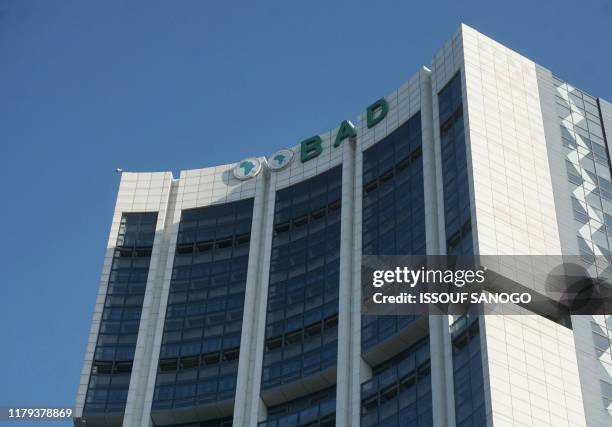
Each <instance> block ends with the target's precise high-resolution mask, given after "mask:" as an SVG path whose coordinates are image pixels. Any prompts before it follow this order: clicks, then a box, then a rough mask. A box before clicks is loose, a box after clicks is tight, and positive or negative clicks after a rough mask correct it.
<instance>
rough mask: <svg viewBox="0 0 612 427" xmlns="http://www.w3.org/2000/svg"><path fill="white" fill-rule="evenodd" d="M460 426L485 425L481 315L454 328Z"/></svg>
mask: <svg viewBox="0 0 612 427" xmlns="http://www.w3.org/2000/svg"><path fill="white" fill-rule="evenodd" d="M451 333H452V342H453V374H454V384H455V421H456V423H457V425H458V426H474V427H476V426H484V425H486V410H485V400H484V378H483V374H482V354H481V350H480V331H479V325H478V316H469V315H468V316H464V317H461V318H460V319H458V320H457V321H456V322H455V323H454V324H453V325H452V327H451Z"/></svg>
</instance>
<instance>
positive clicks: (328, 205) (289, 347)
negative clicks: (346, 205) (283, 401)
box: [262, 166, 342, 390]
mask: <svg viewBox="0 0 612 427" xmlns="http://www.w3.org/2000/svg"><path fill="white" fill-rule="evenodd" d="M341 189H342V169H341V167H340V166H338V167H335V168H333V169H331V170H329V171H327V172H325V173H322V174H320V175H317V176H315V177H313V178H310V179H308V180H306V181H303V182H300V183H298V184H295V185H293V186H291V187H288V188H285V189H282V190H279V191H277V193H276V203H275V213H274V236H273V239H272V253H271V257H270V258H271V259H270V282H269V287H268V307H267V318H266V334H265V337H266V338H265V340H266V341H265V349H264V360H263V371H262V390H266V389H270V388H274V387H277V386H280V385H282V384H287V383H290V382H293V381H296V380H299V379H301V378H304V377H308V376H311V375H315V374H317V373H319V372H320V371H323V370H325V369H326V368H330V367H332V366H333V365H335V364H336V354H337V337H338V327H337V325H338V286H339V267H340V262H339V255H340V210H341V206H340V205H341Z"/></svg>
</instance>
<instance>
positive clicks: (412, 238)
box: [361, 112, 426, 351]
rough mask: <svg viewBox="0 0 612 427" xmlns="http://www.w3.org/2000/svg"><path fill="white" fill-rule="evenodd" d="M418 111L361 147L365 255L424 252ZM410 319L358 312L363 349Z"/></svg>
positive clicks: (410, 319)
mask: <svg viewBox="0 0 612 427" xmlns="http://www.w3.org/2000/svg"><path fill="white" fill-rule="evenodd" d="M421 143H422V141H421V113H420V112H418V113H416V114H415V115H413V116H412V117H411V118H410V119H409V120H408V121H406V122H405V123H404V124H402V125H401V126H400V127H398V128H397V129H396V130H395V131H393V132H392V133H391V134H390V135H388V136H387V137H385V138H384V139H382V140H381V141H379V142H378V143H376V144H375V145H373V146H372V147H370V148H368V149H367V150H365V151H364V152H363V203H362V206H363V228H362V245H363V249H362V251H363V254H364V255H408V254H410V255H424V254H425V253H426V248H425V201H424V196H423V191H424V190H423V156H422V145H421ZM413 321H414V316H362V327H361V346H362V351H366V350H368V349H369V348H371V347H373V346H375V345H376V344H378V343H379V342H382V341H384V340H385V339H387V338H389V337H390V336H392V335H393V334H395V333H397V332H398V331H400V330H402V329H403V328H405V327H406V326H408V325H409V324H410V323H411V322H413Z"/></svg>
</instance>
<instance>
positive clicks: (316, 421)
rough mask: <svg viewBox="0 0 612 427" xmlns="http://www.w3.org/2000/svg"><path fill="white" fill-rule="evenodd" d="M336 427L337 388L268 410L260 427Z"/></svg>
mask: <svg viewBox="0 0 612 427" xmlns="http://www.w3.org/2000/svg"><path fill="white" fill-rule="evenodd" d="M335 425H336V387H335V386H334V387H330V388H327V389H325V390H321V391H318V392H316V393H312V394H309V395H307V396H303V397H300V398H299V399H295V400H292V401H291V402H287V403H283V404H281V405H276V406H271V407H269V408H268V420H267V421H263V422H261V423H259V427H289V426H295V427H297V426H308V427H333V426H335Z"/></svg>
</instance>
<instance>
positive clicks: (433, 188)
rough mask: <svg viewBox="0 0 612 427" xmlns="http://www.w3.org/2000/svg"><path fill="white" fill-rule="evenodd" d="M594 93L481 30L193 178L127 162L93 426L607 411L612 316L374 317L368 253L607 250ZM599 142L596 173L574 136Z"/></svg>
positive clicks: (93, 383)
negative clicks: (379, 94) (303, 130)
mask: <svg viewBox="0 0 612 427" xmlns="http://www.w3.org/2000/svg"><path fill="white" fill-rule="evenodd" d="M517 76H518V77H517ZM577 93H578V92H576V90H575V89H574V88H572V87H570V86H568V85H567V84H566V83H563V82H562V81H560V80H558V79H556V78H554V77H553V76H552V74H551V73H550V72H549V71H548V70H545V69H543V68H542V67H539V66H537V65H536V64H534V63H533V62H531V61H529V60H528V59H526V58H524V57H522V56H520V55H518V54H517V53H515V52H513V51H511V50H509V49H507V48H505V47H503V46H501V45H499V44H498V43H496V42H494V41H492V40H491V39H489V38H487V37H485V36H483V35H482V34H479V33H478V32H476V31H475V30H473V29H471V28H469V27H466V26H463V25H462V26H461V28H460V29H459V30H458V31H457V32H456V33H455V34H454V35H453V37H452V38H451V39H450V40H449V41H448V43H447V44H446V45H445V47H444V48H443V49H441V50H440V51H439V52H438V53H437V54H436V55H435V56H434V59H433V61H432V66H431V67H430V69H429V68H425V67H423V68H422V69H421V70H420V71H419V72H417V73H416V74H415V75H414V76H413V77H412V78H411V79H410V80H409V81H408V82H407V83H405V84H404V85H402V86H401V87H400V88H398V89H397V90H395V91H393V92H392V93H391V94H389V95H387V96H385V97H383V98H381V99H379V100H377V101H375V102H373V103H372V104H371V105H370V106H368V107H367V108H366V109H365V111H364V113H363V114H361V115H360V116H358V117H357V119H356V120H355V121H354V123H355V124H354V125H353V124H352V123H351V122H350V121H348V120H344V121H341V122H340V124H339V126H338V127H337V128H335V129H332V130H329V131H327V132H324V133H321V134H319V135H314V136H312V137H310V138H307V139H305V140H304V141H303V142H301V143H300V144H298V145H295V146H293V147H291V148H286V149H281V150H279V151H277V152H275V153H272V154H271V155H269V156H267V157H253V158H249V159H244V160H241V161H238V162H237V163H233V164H228V165H222V166H216V167H209V168H203V169H195V170H187V171H182V172H181V174H180V176H179V177H178V178H174V177H173V176H172V174H171V173H169V172H159V173H132V172H124V173H123V174H122V176H121V183H120V187H119V193H118V197H117V205H116V208H115V213H114V217H113V222H112V225H111V230H110V235H109V241H108V242H109V243H108V246H107V252H106V259H105V263H104V268H103V272H102V278H101V281H100V287H99V292H98V299H97V302H96V308H95V311H94V317H93V322H92V328H91V334H90V339H89V342H88V347H87V353H86V357H85V363H84V366H83V371H82V376H81V383H80V387H79V392H78V398H77V410H76V413H77V416H78V417H79V418H78V419H77V421H76V424H77V425H87V426H90V427H91V426H116V425H124V426H141V427H149V426H176V427H178V426H184V427H195V426H207V427H226V426H230V425H233V426H240V427H242V426H250V427H255V426H265V427H280V426H326V427H329V426H334V425H337V426H349V425H350V426H353V427H356V426H359V425H362V426H368V427H369V426H400V425H409V426H436V427H438V426H454V425H461V426H468V425H469V426H472V425H473V426H476V425H479V426H480V425H497V424H501V423H504V422H507V423H511V421H512V420H515V419H521V420H522V421H521V422H523V423H525V424H529V423H531V424H533V425H551V426H552V425H555V426H556V425H566V424H569V425H586V420H587V419H588V425H606V424H605V423H602V420H604V421H605V418H604V415H605V414H606V412H605V410H604V409H602V407H601V406H602V405H601V397H602V395H600V394H601V393H604V391H605V390H608V388H605V387H604V386H601V384H604V383H605V382H606V381H607V379H606V378H605V375H604V374H603V373H602V374H601V378H600V377H597V379H596V380H593V379H590V380H589V379H585V378H586V377H584V375H585V374H584V372H594V371H598V372H600V371H601V372H604V370H602V367H601V366H600V365H602V364H603V363H604V361H602V359H601V358H597V356H595V350H594V349H592V350H588V349H587V347H585V345H586V344H584V343H583V342H582V341H581V340H583V339H586V338H584V337H587V338H589V337H590V336H591V326H590V323H593V322H595V323H596V324H597V325H599V326H600V329H601V331H603V330H604V328H603V326H602V325H607V323H606V322H607V320H606V319H603V320H602V319H596V320H594V321H591V320H590V319H582V318H576V319H572V327H573V330H572V329H570V328H568V327H567V326H568V325H567V324H566V325H560V324H557V323H555V322H553V321H551V320H548V319H546V318H544V317H542V316H538V315H537V314H536V313H532V316H522V317H521V321H520V322H517V321H516V320H515V318H513V316H506V315H503V316H502V315H499V316H475V315H469V316H464V317H460V318H452V317H450V316H430V317H429V318H427V317H416V316H380V317H377V316H362V315H361V284H360V274H361V257H362V255H364V254H365V255H369V254H373V255H395V254H411V255H425V254H447V253H448V254H472V253H474V254H531V255H546V254H558V253H568V254H571V253H582V254H587V253H589V254H590V253H594V252H593V251H594V250H596V247H595V246H594V244H595V242H599V243H601V242H602V241H603V240H602V239H603V238H604V237H605V236H604V235H603V234H602V233H601V227H599V228H597V227H596V226H595V225H596V222H597V218H598V217H597V213H598V212H601V214H602V215H601V217H602V218H607V216H605V215H603V214H604V213H605V214H606V215H608V214H607V213H606V212H609V215H608V216H611V217H612V204H609V206H610V207H609V206H607V205H606V200H605V198H606V197H607V196H606V194H607V193H606V192H605V191H604V190H605V186H606V185H608V184H609V183H610V182H612V180H611V179H610V177H609V175H610V170H609V168H608V169H605V168H604V166H606V160H607V161H608V162H609V160H608V159H609V155H608V154H607V151H606V150H607V140H606V138H605V135H606V131H607V132H608V133H607V135H610V132H611V131H612V106H611V105H610V104H608V103H606V102H605V101H603V100H599V99H595V98H592V97H590V96H588V95H587V94H584V93H582V92H580V96H577V95H576V94H577ZM572 94H573V95H572ZM578 98H580V103H581V104H580V105H581V106H582V107H581V108H582V110H580V111H584V120H586V122H587V125H586V127H585V129H586V130H584V129H583V127H581V126H582V125H583V123H582V121H581V120H582V119H580V117H578V116H577V115H576V114H577V112H578V110H579V108H578V107H576V106H577V105H578ZM555 103H556V105H557V106H558V109H557V110H555ZM572 103H573V104H572ZM561 107H563V108H561ZM595 107H597V108H595ZM556 111H558V114H557V112H556ZM568 111H569V117H570V119H571V120H569V119H567V117H565V116H563V114H566V115H567V114H568ZM596 113H598V114H599V115H597V114H596ZM559 114H560V115H559ZM562 116H563V117H562ZM560 126H561V128H562V130H563V129H565V131H562V132H560V131H559V127H560ZM573 126H575V129H574V128H572V129H570V127H573ZM570 130H571V132H570ZM567 135H571V136H572V139H570V138H569V137H567ZM587 136H589V137H590V138H591V140H592V141H594V142H593V143H596V145H591V146H590V147H591V150H592V152H594V153H595V156H596V157H595V160H594V162H591V163H592V168H591V169H593V170H591V169H590V168H589V167H590V166H589V165H587V164H586V163H587V162H586V161H583V159H582V157H579V156H578V157H576V156H572V155H571V153H568V152H567V151H564V149H571V150H574V151H576V152H577V153H579V154H580V153H583V150H582V149H581V148H580V144H581V143H584V141H585V138H586V137H587ZM564 147H565V148H564ZM565 156H569V157H568V159H565V158H564V157H565ZM584 157H587V159H590V158H589V157H588V156H586V154H585V156H584ZM591 157H593V156H591ZM576 159H577V160H576ZM236 160H239V159H236ZM566 160H567V161H566ZM572 161H573V163H572ZM564 164H565V165H566V166H567V168H569V169H567V170H568V171H569V170H570V169H571V168H570V166H572V167H573V169H571V171H573V175H569V183H568V180H567V176H566V175H565V174H563V177H560V176H559V174H558V173H557V171H559V170H564V171H565V169H564V168H563V165H564ZM608 166H609V165H608ZM583 170H586V171H587V172H588V173H587V172H584V171H583ZM583 172H584V173H583ZM568 173H569V172H568ZM579 174H581V176H580V177H579V176H578V175H579ZM593 174H594V175H593ZM595 175H596V179H597V182H598V183H599V185H600V187H601V188H602V190H601V191H598V192H597V194H598V195H600V196H601V197H599V198H597V200H595V197H594V196H593V195H592V194H591V193H594V190H593V188H592V186H591V185H589V179H590V180H591V181H593V176H595ZM570 184H571V185H574V186H578V185H579V186H581V187H580V188H581V189H582V190H581V191H582V192H581V193H580V192H578V191H577V190H576V187H570ZM610 192H611V193H612V190H611V191H610ZM518 194H520V197H518V196H517V195H518ZM519 199H520V200H519ZM595 202H597V209H598V210H597V211H595V210H593V206H594V205H593V203H595ZM589 203H590V205H589ZM591 205H593V206H591ZM589 206H590V208H589ZM590 214H591V215H592V216H593V218H589V215H590ZM574 217H576V220H577V221H579V224H580V225H576V224H577V223H575V219H574ZM606 221H607V220H606ZM600 222H601V223H603V221H600ZM585 224H586V225H593V227H594V230H596V231H597V232H595V231H594V232H593V233H592V235H591V234H589V235H588V236H587V234H586V227H585ZM606 224H607V222H606ZM602 227H603V226H602ZM577 234H578V236H579V239H578V240H576V235H577ZM599 243H598V245H599V246H598V247H599V248H603V247H604V246H603V244H599ZM606 244H607V243H606ZM605 247H606V248H608V246H605ZM587 249H590V251H591V252H589V251H587ZM524 319H527V320H524ZM597 322H599V323H597ZM602 322H603V323H602ZM606 328H607V329H605V330H609V329H610V328H608V327H607V326H606ZM601 331H599V332H597V333H598V334H599V335H598V336H599V338H598V340H597V343H598V345H599V347H597V348H598V349H599V350H600V351H604V352H605V351H606V350H605V349H602V346H601V343H602V342H603V339H601V336H603V335H602V334H603V332H601ZM516 336H520V337H521V340H520V341H517V340H516V339H515V337H516ZM551 336H554V342H552V343H551V342H549V341H548V340H549V339H550V337H551ZM576 337H577V338H576ZM529 340H531V341H537V342H540V343H544V342H546V348H556V349H557V351H556V352H553V353H550V352H547V351H545V350H542V348H543V347H544V346H541V347H542V348H539V350H538V351H535V350H534V349H533V348H532V347H530V346H531V344H533V343H532V342H531V341H529ZM507 349H510V350H507ZM589 351H590V353H589ZM517 360H519V361H524V363H523V362H521V363H519V362H517ZM551 363H552V364H558V365H559V366H564V370H563V371H562V370H557V371H554V370H545V369H544V368H542V369H540V370H539V371H537V370H535V371H534V369H533V367H534V366H548V365H549V364H551ZM555 366H556V365H555ZM602 366H603V365H602ZM605 366H607V365H605ZM610 366H611V367H612V359H611V360H610ZM542 371H544V372H546V375H545V376H539V375H537V372H542ZM611 372H612V371H611ZM515 376H519V377H520V378H521V381H523V383H524V384H527V391H525V390H516V389H515V388H514V387H515V384H514V382H512V384H507V383H506V382H507V381H511V380H510V379H508V378H514V377H515ZM598 381H603V382H598ZM609 383H610V384H611V386H610V387H612V380H610V381H609ZM599 386H601V387H603V388H601V387H600V388H598V387H599ZM610 389H611V390H612V388H610ZM602 390H604V391H602ZM525 394H526V395H528V396H529V399H530V400H529V401H525V400H524V395H525ZM603 397H604V399H606V398H608V397H606V396H603ZM521 399H523V400H521ZM559 399H562V400H563V401H566V402H573V403H575V402H580V403H582V402H584V404H583V405H571V404H569V403H568V404H567V405H564V406H563V405H561V406H560V407H559V406H554V405H557V403H555V402H558V401H559ZM609 401H612V396H609ZM508 402H511V403H510V404H508ZM553 408H554V410H553ZM527 419H529V422H527V421H526V420H527ZM509 420H510V421H509Z"/></svg>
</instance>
